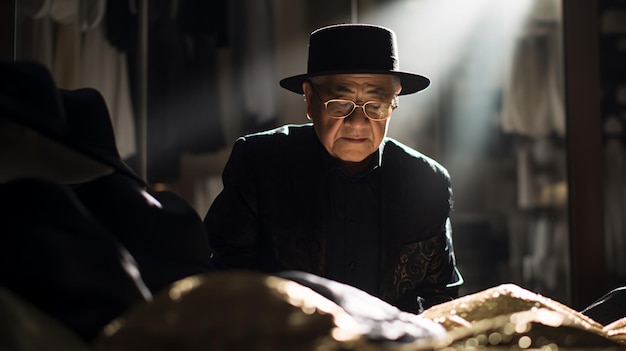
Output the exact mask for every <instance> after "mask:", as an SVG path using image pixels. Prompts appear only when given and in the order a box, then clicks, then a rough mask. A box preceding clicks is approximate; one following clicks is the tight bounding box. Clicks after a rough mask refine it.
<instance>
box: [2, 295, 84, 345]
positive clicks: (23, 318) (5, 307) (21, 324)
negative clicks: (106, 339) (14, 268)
mask: <svg viewBox="0 0 626 351" xmlns="http://www.w3.org/2000/svg"><path fill="white" fill-rule="evenodd" d="M0 311H2V312H1V313H0V350H10V351H41V350H46V351H88V350H90V348H89V347H88V346H87V345H86V344H84V343H83V342H82V340H80V339H79V338H78V336H77V335H76V334H74V333H72V332H71V331H70V330H69V329H67V328H66V327H65V326H64V325H62V324H61V323H59V322H58V321H55V320H54V319H52V318H51V317H49V316H48V315H46V314H45V313H43V312H42V311H40V310H39V309H37V308H36V307H35V306H33V305H31V304H30V303H28V302H26V301H25V300H22V299H21V298H20V297H19V296H17V295H15V294H13V293H12V292H11V291H9V290H7V289H5V288H4V287H2V286H0Z"/></svg>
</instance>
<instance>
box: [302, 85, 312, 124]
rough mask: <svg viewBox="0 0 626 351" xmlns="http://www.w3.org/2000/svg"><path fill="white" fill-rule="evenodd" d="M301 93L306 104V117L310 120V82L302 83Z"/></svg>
mask: <svg viewBox="0 0 626 351" xmlns="http://www.w3.org/2000/svg"><path fill="white" fill-rule="evenodd" d="M302 91H303V92H304V101H305V102H306V116H307V118H308V119H311V101H313V88H312V87H311V83H310V82H303V83H302Z"/></svg>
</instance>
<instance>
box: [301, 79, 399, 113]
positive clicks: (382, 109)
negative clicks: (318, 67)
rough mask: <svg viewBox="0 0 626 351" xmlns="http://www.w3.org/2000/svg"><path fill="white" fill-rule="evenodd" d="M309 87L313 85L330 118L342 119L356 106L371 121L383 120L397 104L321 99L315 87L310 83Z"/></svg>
mask: <svg viewBox="0 0 626 351" xmlns="http://www.w3.org/2000/svg"><path fill="white" fill-rule="evenodd" d="M311 87H313V92H314V93H315V95H316V96H317V98H318V99H320V101H321V102H322V103H323V104H324V108H325V109H326V112H327V113H328V115H329V116H331V117H332V118H337V119H343V118H346V117H348V116H350V115H351V114H352V112H354V110H355V109H356V108H357V107H360V108H362V109H363V113H364V114H365V117H367V118H369V119H371V120H373V121H384V120H386V119H388V118H389V117H391V113H392V112H393V110H395V109H396V108H397V107H398V106H397V105H395V104H392V103H387V102H380V101H367V102H365V103H363V104H361V105H359V104H357V103H356V102H354V101H352V100H345V99H330V100H326V101H324V100H322V98H321V97H320V95H319V93H318V92H317V89H316V88H315V86H314V85H313V83H311Z"/></svg>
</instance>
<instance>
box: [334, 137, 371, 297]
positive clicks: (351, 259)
mask: <svg viewBox="0 0 626 351" xmlns="http://www.w3.org/2000/svg"><path fill="white" fill-rule="evenodd" d="M322 152H323V153H324V154H325V156H323V158H324V160H325V161H324V166H325V173H324V174H325V176H324V192H325V199H326V202H325V204H326V208H325V218H326V221H325V223H326V231H325V234H326V255H325V259H326V264H325V267H326V277H327V278H330V279H333V280H336V281H339V282H342V283H346V284H349V285H352V286H355V287H357V288H359V289H361V290H364V291H366V292H368V293H370V294H372V295H377V294H378V276H379V274H378V269H379V265H378V260H379V243H380V184H379V179H380V177H379V173H380V172H379V171H380V169H379V168H380V167H379V165H380V158H379V152H377V153H376V154H375V155H373V156H374V157H372V161H371V162H370V164H369V165H368V167H367V168H366V169H365V170H364V171H362V172H360V173H359V174H356V175H350V174H349V173H348V172H347V170H346V169H345V168H344V167H342V166H341V165H340V164H339V163H338V162H337V160H335V159H334V158H332V157H331V156H330V155H328V153H327V152H326V150H324V149H323V150H322Z"/></svg>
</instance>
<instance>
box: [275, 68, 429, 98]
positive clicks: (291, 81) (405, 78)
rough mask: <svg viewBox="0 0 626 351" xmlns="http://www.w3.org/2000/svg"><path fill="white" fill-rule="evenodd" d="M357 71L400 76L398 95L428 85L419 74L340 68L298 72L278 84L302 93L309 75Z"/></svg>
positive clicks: (413, 91)
mask: <svg viewBox="0 0 626 351" xmlns="http://www.w3.org/2000/svg"><path fill="white" fill-rule="evenodd" d="M359 73H364V74H366V73H369V74H391V75H395V76H397V77H398V78H400V84H401V85H402V91H400V94H399V95H407V94H413V93H417V92H418V91H421V90H424V89H426V88H427V87H428V86H429V85H430V79H428V78H426V77H424V76H421V75H419V74H414V73H409V72H401V71H391V72H390V71H377V70H371V71H364V70H354V71H350V70H341V71H328V72H319V73H316V74H299V75H296V76H291V77H287V78H284V79H282V80H281V81H280V86H281V87H283V88H285V89H287V90H289V91H292V92H294V93H296V94H300V95H302V94H304V91H302V83H304V82H305V81H306V80H307V79H309V78H310V77H317V76H326V75H334V74H359Z"/></svg>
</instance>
